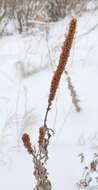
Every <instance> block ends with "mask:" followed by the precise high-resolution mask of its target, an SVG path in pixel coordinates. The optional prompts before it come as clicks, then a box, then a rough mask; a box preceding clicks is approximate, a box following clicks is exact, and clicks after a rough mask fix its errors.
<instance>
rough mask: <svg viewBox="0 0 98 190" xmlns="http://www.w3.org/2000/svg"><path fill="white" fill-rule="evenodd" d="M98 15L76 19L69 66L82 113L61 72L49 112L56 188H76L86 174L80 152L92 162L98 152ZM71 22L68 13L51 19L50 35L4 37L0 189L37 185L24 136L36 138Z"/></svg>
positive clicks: (0, 50)
mask: <svg viewBox="0 0 98 190" xmlns="http://www.w3.org/2000/svg"><path fill="white" fill-rule="evenodd" d="M97 18H98V11H94V12H92V11H90V12H89V13H85V14H84V15H83V16H82V17H80V18H78V26H77V32H76V35H75V40H74V43H73V47H72V51H71V55H70V58H69V63H68V65H67V68H66V69H67V71H68V72H69V75H70V77H71V79H72V82H73V84H74V86H75V89H76V91H77V94H78V96H79V99H80V106H81V112H80V113H77V112H76V111H75V108H74V106H73V104H72V101H71V97H70V92H69V90H68V88H67V82H66V77H65V75H63V76H62V80H61V82H60V86H59V89H58V92H57V94H56V98H55V101H54V103H53V106H52V109H51V111H50V113H49V118H48V126H49V127H50V128H52V129H53V130H54V131H55V136H54V138H53V139H52V141H51V144H50V148H49V155H50V158H49V161H48V166H47V167H48V171H49V175H50V176H49V177H50V179H51V181H52V184H53V190H59V189H62V190H66V189H68V190H74V189H78V187H77V185H76V183H77V182H78V181H79V179H80V178H81V175H82V165H81V163H80V159H79V157H78V155H79V154H80V153H84V154H85V155H86V159H87V161H88V160H90V158H92V157H93V153H95V152H97V151H98V101H97V98H98V89H97V85H98V58H97V54H98V40H97V35H98V19H97ZM69 21H70V18H69V17H68V18H65V19H63V20H62V21H59V22H58V23H56V24H51V25H50V27H49V32H48V34H47V35H48V36H47V35H46V33H45V32H44V33H42V32H39V33H38V32H36V33H34V35H28V36H26V35H21V36H20V35H18V34H15V35H13V36H8V37H3V38H1V39H0V190H13V189H14V190H32V189H33V187H34V185H35V183H34V180H35V179H34V177H33V164H32V160H31V157H30V155H28V154H27V152H26V151H25V149H24V147H23V145H22V142H21V136H22V134H23V133H24V132H28V133H29V134H30V137H31V138H32V142H33V144H35V143H36V141H37V134H38V128H39V127H40V126H41V125H42V124H43V119H44V114H45V111H46V107H47V99H48V93H49V87H50V82H51V78H52V76H53V73H54V70H55V68H56V65H57V64H58V60H59V55H60V50H61V47H62V43H63V41H64V38H65V36H66V35H65V34H66V33H67V31H68V23H69ZM47 38H48V39H47ZM93 185H95V184H93Z"/></svg>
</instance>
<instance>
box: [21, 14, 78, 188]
mask: <svg viewBox="0 0 98 190" xmlns="http://www.w3.org/2000/svg"><path fill="white" fill-rule="evenodd" d="M76 23H77V20H76V19H75V18H73V19H72V20H71V22H70V26H69V32H68V35H67V37H66V40H65V42H64V46H63V48H62V52H61V56H60V60H59V64H58V67H57V70H56V71H55V73H54V76H53V79H52V82H51V86H50V94H49V98H48V108H47V110H46V114H45V118H44V124H43V126H42V127H40V128H39V138H38V147H37V148H35V147H34V146H33V147H32V145H31V142H30V137H29V135H28V134H26V133H25V134H24V135H23V136H22V141H23V143H24V146H25V148H26V149H27V151H28V153H29V154H31V155H32V157H33V163H34V170H35V171H34V176H35V178H36V182H37V185H36V187H35V190H52V185H51V182H50V180H49V179H48V172H47V169H46V168H45V164H46V162H47V160H48V145H49V143H50V139H51V137H52V136H53V135H54V131H53V130H52V129H51V128H48V126H47V124H46V121H47V115H48V112H49V110H50V107H51V104H52V101H53V100H54V98H55V94H56V90H57V88H58V85H59V82H60V78H61V75H62V73H63V71H64V69H65V65H66V63H67V60H68V57H69V53H70V49H71V46H72V42H73V38H74V34H75V30H76Z"/></svg>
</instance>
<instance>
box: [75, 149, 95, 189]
mask: <svg viewBox="0 0 98 190" xmlns="http://www.w3.org/2000/svg"><path fill="white" fill-rule="evenodd" d="M79 157H80V160H81V163H83V164H84V167H83V174H82V177H81V179H80V181H79V182H78V183H77V186H78V188H79V189H89V190H90V189H93V190H95V189H96V190H97V189H98V154H97V153H94V157H93V159H92V160H91V162H90V163H89V164H88V165H86V163H85V156H84V154H83V153H81V154H79Z"/></svg>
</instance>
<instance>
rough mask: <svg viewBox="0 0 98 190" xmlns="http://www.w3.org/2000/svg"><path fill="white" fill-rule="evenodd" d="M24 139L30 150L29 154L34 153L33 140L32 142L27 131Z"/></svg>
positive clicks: (26, 146)
mask: <svg viewBox="0 0 98 190" xmlns="http://www.w3.org/2000/svg"><path fill="white" fill-rule="evenodd" d="M22 141H23V143H24V146H25V148H26V149H27V151H28V152H29V154H32V153H33V149H32V145H31V142H30V137H29V135H28V134H27V133H24V134H23V136H22Z"/></svg>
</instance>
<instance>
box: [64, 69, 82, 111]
mask: <svg viewBox="0 0 98 190" xmlns="http://www.w3.org/2000/svg"><path fill="white" fill-rule="evenodd" d="M65 74H66V76H67V84H68V89H69V91H70V93H71V97H72V103H73V105H74V107H75V109H76V111H77V112H80V111H81V108H80V105H79V102H80V100H79V98H78V95H77V92H76V90H75V88H74V86H73V83H72V80H71V77H70V76H69V74H68V72H67V71H65Z"/></svg>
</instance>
